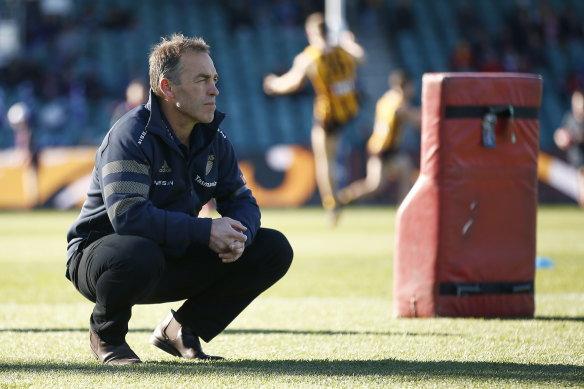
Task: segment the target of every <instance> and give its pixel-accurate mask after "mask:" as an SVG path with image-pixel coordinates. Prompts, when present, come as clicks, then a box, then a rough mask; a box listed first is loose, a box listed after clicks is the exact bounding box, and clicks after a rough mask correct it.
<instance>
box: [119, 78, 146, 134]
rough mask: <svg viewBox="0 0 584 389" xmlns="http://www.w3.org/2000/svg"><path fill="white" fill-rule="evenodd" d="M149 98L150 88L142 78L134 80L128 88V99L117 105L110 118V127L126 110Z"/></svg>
mask: <svg viewBox="0 0 584 389" xmlns="http://www.w3.org/2000/svg"><path fill="white" fill-rule="evenodd" d="M147 100H148V89H147V88H146V84H144V83H143V82H142V81H141V80H133V81H131V82H130V83H129V84H128V87H127V88H126V100H125V101H123V102H121V103H119V104H118V105H116V106H115V108H114V111H113V113H112V117H111V119H110V127H111V126H113V125H114V124H115V123H116V122H117V121H118V119H119V118H121V117H122V116H124V115H125V114H126V112H129V111H131V110H132V109H134V108H136V107H137V106H139V105H141V104H144V103H146V101H147Z"/></svg>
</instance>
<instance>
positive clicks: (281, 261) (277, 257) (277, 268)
mask: <svg viewBox="0 0 584 389" xmlns="http://www.w3.org/2000/svg"><path fill="white" fill-rule="evenodd" d="M258 238H260V241H261V244H265V245H266V246H267V247H268V248H269V252H270V253H269V256H270V266H272V268H273V269H274V273H273V274H274V275H275V276H276V277H277V278H281V277H283V276H284V274H286V272H287V271H288V269H289V268H290V265H291V264H292V259H293V257H294V251H293V249H292V246H291V245H290V242H288V239H287V238H286V236H284V234H282V233H281V232H280V231H277V230H272V229H267V228H262V229H261V230H260V235H259V236H258ZM258 243H259V242H258Z"/></svg>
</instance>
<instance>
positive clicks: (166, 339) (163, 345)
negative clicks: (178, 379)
mask: <svg viewBox="0 0 584 389" xmlns="http://www.w3.org/2000/svg"><path fill="white" fill-rule="evenodd" d="M174 314H175V312H174V311H173V310H172V309H171V310H170V313H169V314H168V316H166V318H165V319H164V320H163V321H162V323H160V324H159V325H158V327H156V329H155V330H154V332H153V333H152V336H151V337H150V343H152V344H153V345H155V346H156V347H158V348H159V349H161V350H163V351H166V352H167V353H169V354H171V355H174V356H176V357H181V358H184V359H209V360H219V359H223V357H219V356H216V355H207V354H205V353H204V352H203V349H202V347H201V342H200V341H199V337H198V336H197V335H195V334H193V332H192V331H191V329H190V328H188V327H186V326H185V327H183V326H182V324H180V323H179V322H178V321H177V320H176V319H175V317H174Z"/></svg>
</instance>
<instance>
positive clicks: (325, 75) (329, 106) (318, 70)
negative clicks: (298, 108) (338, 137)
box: [304, 46, 359, 125]
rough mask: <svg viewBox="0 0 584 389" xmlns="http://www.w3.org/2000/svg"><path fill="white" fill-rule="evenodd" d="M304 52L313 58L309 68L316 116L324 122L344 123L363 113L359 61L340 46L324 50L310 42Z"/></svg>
mask: <svg viewBox="0 0 584 389" xmlns="http://www.w3.org/2000/svg"><path fill="white" fill-rule="evenodd" d="M304 52H305V53H306V54H307V55H308V56H310V58H312V60H313V65H314V66H312V67H311V68H310V71H309V72H308V78H309V79H310V81H311V83H312V86H313V88H314V92H315V94H316V97H315V100H314V118H315V119H316V120H317V121H319V122H321V123H323V124H325V125H326V124H333V125H342V124H344V123H346V122H348V121H349V120H350V119H352V118H353V117H355V116H357V114H358V113H359V97H358V93H357V88H356V80H357V62H356V61H355V59H354V58H353V57H352V56H351V55H350V54H349V53H347V52H346V51H345V50H344V49H342V48H340V47H333V48H331V49H330V51H326V52H324V51H322V50H320V49H318V48H316V47H314V46H308V47H306V48H305V49H304Z"/></svg>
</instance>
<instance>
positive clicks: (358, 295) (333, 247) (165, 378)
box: [0, 207, 584, 388]
mask: <svg viewBox="0 0 584 389" xmlns="http://www.w3.org/2000/svg"><path fill="white" fill-rule="evenodd" d="M75 217H76V214H75V213H74V212H41V211H37V212H30V213H10V212H7V213H0V266H2V271H1V272H0V354H1V355H0V387H59V388H61V387H113V386H116V387H156V388H176V387H201V388H210V387H229V388H240V387H248V388H256V387H303V388H304V387H347V388H354V387H399V388H401V387H411V386H416V387H447V388H451V387H465V388H467V387H525V388H531V387H550V388H551V387H583V386H584V282H583V281H582V280H583V279H584V235H583V231H584V212H582V211H581V210H579V209H577V208H576V207H542V208H540V210H539V212H538V236H537V253H538V255H541V256H545V257H549V258H551V259H552V260H553V261H554V263H555V267H554V268H552V269H540V270H538V271H537V275H536V317H535V318H534V319H507V320H503V319H452V318H432V319H396V318H393V317H392V315H391V311H392V301H391V297H392V293H391V290H392V289H391V287H392V277H393V271H392V266H393V263H392V258H393V235H394V222H395V208H391V207H384V208H377V207H372V208H349V209H347V210H346V211H345V212H344V213H343V215H342V218H341V220H340V224H339V225H338V226H337V227H336V228H334V229H331V228H328V227H327V226H326V225H325V223H324V214H323V212H322V211H321V210H320V209H319V208H303V209H291V210H264V213H263V225H264V226H266V227H273V228H278V229H280V230H282V231H283V232H284V233H285V234H286V235H287V236H288V238H289V239H290V241H291V243H292V246H293V248H294V250H295V260H294V263H293V265H292V267H291V269H290V271H289V273H288V274H287V275H286V277H285V278H284V279H283V280H281V282H280V283H278V284H277V285H276V286H274V287H273V288H272V289H270V290H269V291H267V292H266V293H265V294H264V295H262V296H261V297H260V298H258V299H257V300H256V301H255V302H254V303H253V304H252V305H251V306H250V307H249V308H248V309H247V310H246V311H244V313H243V314H242V315H240V316H239V317H238V318H237V319H236V320H235V321H234V322H233V323H232V324H231V325H230V326H229V327H228V329H227V330H226V331H225V332H224V333H223V334H221V335H220V336H218V337H217V338H216V339H214V340H213V341H212V342H210V343H209V344H204V347H205V350H206V351H208V352H210V353H215V354H220V355H224V356H225V357H227V360H226V361H220V362H213V363H205V362H198V363H197V362H189V361H182V360H179V359H176V358H173V357H171V356H169V355H167V354H165V353H163V352H161V351H160V350H158V349H156V348H155V347H153V346H151V345H149V344H148V337H149V335H150V332H151V331H152V330H153V328H154V327H155V326H156V325H157V324H158V322H159V321H160V320H161V319H162V318H163V317H164V316H166V313H167V312H168V309H170V308H176V306H177V305H176V304H161V305H152V306H137V307H135V308H134V311H133V317H132V320H131V322H130V333H129V334H128V337H127V339H128V343H129V344H130V345H131V346H132V348H133V349H134V350H135V351H136V352H137V353H138V355H140V357H141V358H142V359H143V360H144V361H145V362H146V363H144V364H143V365H140V366H131V367H128V366H126V367H112V366H102V365H99V364H98V363H97V362H96V361H95V360H94V359H93V358H92V356H91V354H90V351H89V346H88V317H89V314H90V312H91V309H92V305H91V303H89V302H87V301H85V300H84V299H83V297H81V296H80V295H79V294H78V293H77V292H76V291H75V289H74V288H73V286H72V285H71V284H70V283H69V282H68V281H67V280H66V279H65V277H64V270H65V267H64V266H65V246H66V241H65V232H66V229H67V227H68V225H69V224H70V223H71V222H72V221H73V220H74V218H75Z"/></svg>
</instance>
